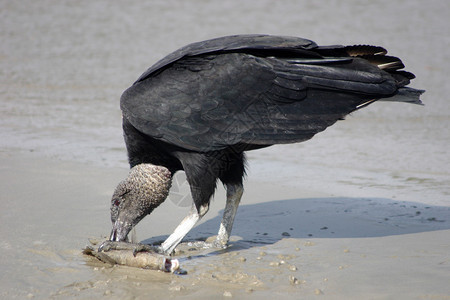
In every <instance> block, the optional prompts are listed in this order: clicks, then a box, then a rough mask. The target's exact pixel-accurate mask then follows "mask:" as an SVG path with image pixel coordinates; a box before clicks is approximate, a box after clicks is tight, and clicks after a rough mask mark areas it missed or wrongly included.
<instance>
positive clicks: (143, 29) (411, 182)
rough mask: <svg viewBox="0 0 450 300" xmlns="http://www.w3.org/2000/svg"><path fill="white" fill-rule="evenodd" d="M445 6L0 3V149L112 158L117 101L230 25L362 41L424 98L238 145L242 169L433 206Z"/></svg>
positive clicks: (443, 125)
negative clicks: (160, 64)
mask: <svg viewBox="0 0 450 300" xmlns="http://www.w3.org/2000/svg"><path fill="white" fill-rule="evenodd" d="M449 15H450V4H449V2H448V1H445V0H442V1H438V0H432V1H427V2H424V1H394V2H393V1H346V2H342V1H189V2H188V1H167V0H164V1H145V2H141V1H127V2H119V1H112V2H110V1H76V2H74V1H51V0H48V1H4V0H3V1H1V2H0V38H1V41H2V42H1V45H0V103H1V106H0V113H1V116H2V117H1V119H0V128H1V130H0V147H1V149H3V150H2V151H11V150H13V151H15V152H34V153H35V154H36V155H43V156H45V157H50V158H53V159H56V160H74V161H79V162H84V163H89V164H94V165H99V166H123V167H126V154H125V148H124V143H123V140H122V133H121V116H120V110H119V107H118V106H119V105H118V104H119V97H120V95H121V93H122V91H123V90H125V89H126V88H127V87H128V86H129V85H130V84H131V83H132V82H133V81H134V80H135V79H136V78H137V77H138V76H139V75H140V74H141V73H142V72H143V71H145V70H146V68H147V67H149V66H150V65H152V64H153V63H154V62H156V61H157V60H158V59H160V58H162V57H163V56H165V55H166V54H168V53H170V52H171V51H173V50H175V49H177V48H179V47H181V46H183V45H185V44H188V43H191V42H194V41H199V40H203V39H208V38H213V37H217V36H222V35H229V34H238V33H268V34H282V35H295V36H301V37H305V38H309V39H313V40H315V41H316V42H317V43H319V44H359V43H362V44H375V45H383V46H384V47H386V48H388V49H389V51H390V54H392V55H398V56H400V57H401V58H402V59H403V61H404V63H405V64H406V66H407V69H408V70H409V71H412V72H414V73H415V74H416V75H417V79H416V80H414V82H413V84H412V86H414V87H416V88H421V89H426V90H427V93H426V94H425V95H424V96H423V100H424V103H425V106H424V107H420V106H413V105H405V104H395V103H377V104H375V105H372V106H370V107H368V108H365V109H364V110H362V111H360V112H357V113H355V114H354V115H352V116H350V117H349V118H348V119H347V120H346V121H345V122H340V123H339V124H337V125H335V126H334V127H332V128H330V129H328V130H327V131H326V132H324V133H321V134H319V135H318V136H317V137H315V138H314V139H313V140H311V141H309V142H307V143H303V144H297V145H288V146H279V147H272V148H271V149H265V150H262V151H255V152H252V153H250V154H249V158H250V161H251V164H250V172H251V174H257V175H255V176H261V178H265V177H267V178H270V176H272V175H271V174H272V170H273V169H274V168H283V169H285V171H283V172H281V174H280V176H281V177H279V178H278V179H280V180H282V181H287V182H291V183H293V184H295V183H296V182H297V181H298V180H307V181H310V184H311V185H312V186H314V187H316V188H321V186H320V184H318V183H317V182H324V181H330V183H334V182H335V181H336V180H335V177H338V181H340V183H339V184H337V185H336V186H334V185H333V184H332V186H329V185H328V188H329V189H333V188H336V189H338V190H339V189H340V187H342V186H346V184H344V183H347V184H351V185H356V186H360V185H363V186H366V187H371V186H372V187H384V188H385V192H386V193H388V194H389V193H390V192H391V191H393V189H394V190H395V191H394V192H393V193H394V194H400V195H404V196H407V197H409V196H411V195H410V194H408V193H409V192H410V190H412V191H414V192H416V191H417V190H419V191H421V192H422V193H423V194H422V195H420V196H418V198H423V197H424V195H425V194H426V195H428V196H432V198H433V199H434V200H433V201H438V202H442V201H444V200H447V199H448V198H449V186H450V179H449V178H450V176H449V165H450V164H449V161H450V159H449V157H450V156H449V154H448V148H449V144H450V143H449V141H450V134H449V125H450V113H449V108H450V101H449V99H448V95H449V92H450V91H449V90H450V89H449V85H448V84H447V83H446V81H445V80H447V76H446V75H447V74H446V71H447V69H448V66H449V63H448V62H449V61H450V57H449V51H448V49H449V40H450V37H449V29H448V28H449V27H450V26H449V21H448V16H449ZM292 162H295V165H293V164H292ZM342 171H343V172H342ZM337 173H339V174H340V175H339V176H336V174H337ZM319 174H320V175H319ZM405 193H406V195H405ZM414 195H417V193H415V194H414ZM414 195H413V197H417V196H414ZM428 198H429V197H428ZM427 200H431V199H427Z"/></svg>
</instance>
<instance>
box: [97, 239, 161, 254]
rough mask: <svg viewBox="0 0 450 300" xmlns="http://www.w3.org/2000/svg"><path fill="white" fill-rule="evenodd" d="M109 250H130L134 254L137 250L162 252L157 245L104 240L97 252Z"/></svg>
mask: <svg viewBox="0 0 450 300" xmlns="http://www.w3.org/2000/svg"><path fill="white" fill-rule="evenodd" d="M111 250H131V251H133V255H134V256H136V254H137V253H139V252H156V253H159V254H162V251H161V248H160V247H159V246H151V245H147V244H133V243H127V242H115V241H104V242H103V243H102V244H101V245H100V246H99V247H98V252H102V251H103V252H108V251H111Z"/></svg>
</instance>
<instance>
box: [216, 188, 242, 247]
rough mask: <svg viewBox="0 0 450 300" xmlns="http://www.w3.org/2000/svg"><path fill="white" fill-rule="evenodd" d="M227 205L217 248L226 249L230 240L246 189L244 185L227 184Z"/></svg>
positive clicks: (217, 239)
mask: <svg viewBox="0 0 450 300" xmlns="http://www.w3.org/2000/svg"><path fill="white" fill-rule="evenodd" d="M226 188H227V204H226V205H225V210H224V212H223V218H222V223H220V228H219V233H218V235H217V238H216V240H215V242H214V246H215V247H219V248H226V247H227V244H228V240H229V239H230V236H231V229H232V228H233V222H234V217H235V216H236V212H237V209H238V206H239V202H240V201H241V197H242V194H243V192H244V188H243V187H242V185H240V184H238V185H231V184H227V185H226Z"/></svg>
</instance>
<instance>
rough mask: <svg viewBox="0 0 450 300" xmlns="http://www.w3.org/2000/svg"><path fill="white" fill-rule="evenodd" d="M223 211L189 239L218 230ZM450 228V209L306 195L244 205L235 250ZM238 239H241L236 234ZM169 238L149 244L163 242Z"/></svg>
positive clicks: (236, 226)
mask: <svg viewBox="0 0 450 300" xmlns="http://www.w3.org/2000/svg"><path fill="white" fill-rule="evenodd" d="M222 213H223V210H221V211H219V212H218V214H217V216H215V217H213V218H212V219H209V220H207V221H205V222H203V223H201V224H199V225H198V226H196V227H195V228H194V229H192V230H191V231H190V233H189V234H188V235H187V236H186V237H185V239H184V241H199V240H200V241H202V240H203V241H204V240H205V239H206V238H207V237H209V236H212V235H215V234H217V230H218V228H219V224H220V222H221V220H222ZM445 229H450V207H449V206H433V205H427V204H423V203H417V202H408V201H395V200H392V199H386V198H343V197H341V198H306V199H288V200H277V201H270V202H264V203H256V204H247V205H245V204H244V205H240V206H239V209H238V213H237V215H236V218H235V222H234V226H233V232H232V235H233V236H234V237H235V238H234V239H232V241H231V247H230V248H229V250H231V251H233V249H234V250H239V249H248V248H251V247H259V246H261V245H267V244H274V243H276V242H278V241H280V240H281V239H283V238H298V239H304V238H364V237H383V236H392V235H402V234H411V233H420V232H427V231H436V230H445ZM236 237H237V238H236ZM165 238H167V236H156V237H153V238H150V239H146V240H144V241H143V243H147V244H158V243H160V242H161V241H163V240H165Z"/></svg>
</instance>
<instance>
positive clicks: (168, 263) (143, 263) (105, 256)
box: [83, 246, 183, 273]
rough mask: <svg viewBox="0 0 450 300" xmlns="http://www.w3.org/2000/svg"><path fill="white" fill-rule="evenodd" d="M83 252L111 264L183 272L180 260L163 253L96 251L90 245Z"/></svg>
mask: <svg viewBox="0 0 450 300" xmlns="http://www.w3.org/2000/svg"><path fill="white" fill-rule="evenodd" d="M83 254H86V255H90V256H94V257H95V258H97V259H98V260H100V261H102V262H104V263H108V264H111V265H115V264H117V265H123V266H129V267H135V268H142V269H151V270H161V271H164V272H172V273H183V272H180V262H179V261H178V259H171V258H168V257H166V256H164V255H161V254H158V253H154V252H148V251H143V252H138V253H133V250H115V249H110V250H108V251H102V250H100V251H98V250H97V249H94V248H93V247H92V246H86V247H85V248H84V249H83Z"/></svg>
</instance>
